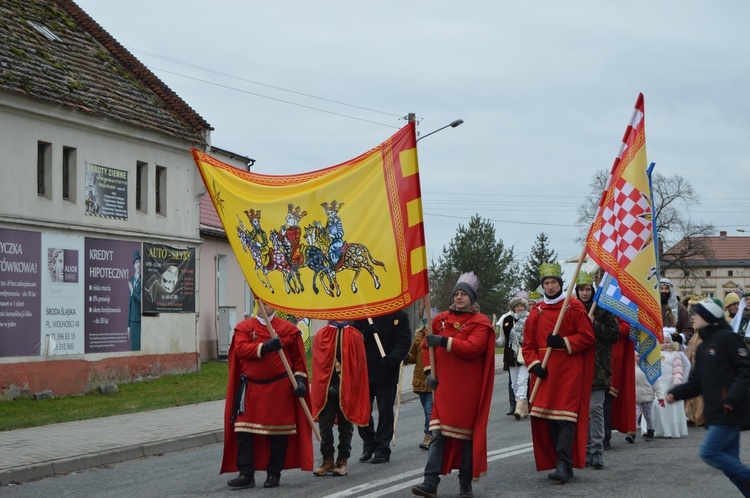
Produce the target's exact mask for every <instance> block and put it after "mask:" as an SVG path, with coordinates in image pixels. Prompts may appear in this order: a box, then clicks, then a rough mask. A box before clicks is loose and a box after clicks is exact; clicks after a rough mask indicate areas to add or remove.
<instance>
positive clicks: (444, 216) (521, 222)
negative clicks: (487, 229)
mask: <svg viewBox="0 0 750 498" xmlns="http://www.w3.org/2000/svg"><path fill="white" fill-rule="evenodd" d="M424 215H425V216H437V217H439V218H454V219H459V220H471V218H467V217H465V216H450V215H447V214H436V213H424ZM487 221H492V222H494V223H514V224H518V225H541V226H547V227H576V228H582V227H583V226H584V225H565V224H562V223H536V222H533V221H509V220H493V219H491V218H488V219H487Z"/></svg>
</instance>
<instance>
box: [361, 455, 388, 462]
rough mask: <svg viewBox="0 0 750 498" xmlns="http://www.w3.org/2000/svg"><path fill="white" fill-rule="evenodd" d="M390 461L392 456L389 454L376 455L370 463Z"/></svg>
mask: <svg viewBox="0 0 750 498" xmlns="http://www.w3.org/2000/svg"><path fill="white" fill-rule="evenodd" d="M360 460H361V459H360ZM390 461H391V457H390V456H388V455H375V456H374V457H373V459H372V460H370V463H388V462H390Z"/></svg>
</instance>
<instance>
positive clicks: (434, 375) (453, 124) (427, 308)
mask: <svg viewBox="0 0 750 498" xmlns="http://www.w3.org/2000/svg"><path fill="white" fill-rule="evenodd" d="M414 118H415V115H414V114H413V113H410V114H409V115H408V116H407V119H408V120H409V121H414ZM463 123H464V120H463V119H456V120H454V121H451V122H450V123H448V124H447V125H445V126H443V127H442V128H438V129H437V130H435V131H431V132H430V133H428V134H427V135H422V136H421V137H419V138H418V139H417V142H419V141H420V140H422V139H423V138H427V137H429V136H430V135H433V134H435V133H437V132H439V131H441V130H444V129H446V128H449V127H450V128H455V127H456V126H461V125H462V124H463ZM430 309H431V304H430V293H429V291H428V292H427V299H426V302H425V312H426V313H427V333H428V334H432V317H431V316H430ZM421 320H422V317H419V320H418V321H417V323H419V322H421ZM429 354H430V365H432V368H431V369H430V377H431V378H432V379H433V380H434V379H436V378H437V372H436V370H437V367H436V365H435V348H434V347H433V346H430V348H429Z"/></svg>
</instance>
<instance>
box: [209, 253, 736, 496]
mask: <svg viewBox="0 0 750 498" xmlns="http://www.w3.org/2000/svg"><path fill="white" fill-rule="evenodd" d="M539 273H540V281H541V285H540V287H541V290H542V292H541V294H537V293H534V292H532V293H529V292H524V291H520V292H518V293H517V294H516V295H515V296H514V297H513V298H512V299H511V300H510V302H509V303H508V310H507V312H506V313H504V314H503V315H502V316H501V317H500V319H499V320H497V322H496V323H492V322H491V321H490V320H489V319H488V317H487V315H485V314H483V313H482V312H481V311H480V307H479V303H478V301H477V300H478V289H479V279H478V277H477V276H476V275H475V274H474V273H473V272H468V273H464V274H462V275H461V276H460V277H459V279H458V281H457V282H456V284H455V286H454V288H453V294H452V303H451V304H450V306H448V308H447V309H446V310H445V311H442V312H436V313H434V314H433V313H432V310H425V306H424V303H422V305H421V306H420V309H419V315H420V323H419V324H418V325H419V326H418V327H417V328H416V330H414V332H413V334H412V328H411V327H410V323H409V316H408V314H407V313H406V312H405V311H404V310H399V311H396V312H393V313H389V314H386V315H381V316H374V317H370V318H366V319H360V320H357V321H354V322H351V323H350V322H347V321H334V320H331V321H329V322H328V323H327V325H326V326H324V327H323V328H321V329H320V330H319V331H318V332H317V333H316V334H315V336H314V340H313V341H312V368H311V370H308V365H307V356H306V352H305V349H304V343H303V340H302V333H301V332H300V330H299V329H298V328H297V327H296V326H295V325H294V324H292V323H290V322H288V321H286V320H283V319H281V318H279V317H277V316H276V314H275V311H274V309H273V308H272V307H270V306H268V305H267V304H265V303H262V302H259V303H258V307H257V310H258V311H257V313H256V315H255V316H251V317H248V318H247V319H246V320H244V321H242V322H241V323H240V324H238V325H237V327H236V328H235V333H234V335H233V338H232V343H231V346H230V351H229V372H230V373H229V375H230V376H229V383H228V386H227V399H226V408H225V439H224V454H223V460H222V466H221V472H237V473H238V475H237V477H234V478H232V479H231V480H230V481H228V485H229V486H230V487H232V488H249V487H254V486H255V471H256V470H264V471H265V472H266V479H265V481H264V483H263V487H267V488H272V487H276V486H279V484H280V480H281V471H282V470H283V469H302V470H304V471H311V472H312V474H313V475H314V476H320V477H322V476H335V477H343V476H346V475H347V474H348V473H349V470H348V465H349V460H350V458H351V454H352V444H353V441H352V440H353V435H354V428H355V427H356V428H357V432H358V434H359V437H360V439H361V441H362V454H361V456H360V457H359V462H360V463H370V464H386V463H388V462H389V461H390V456H391V451H392V450H391V446H392V445H393V441H394V439H395V436H394V433H395V427H396V421H397V419H398V409H399V407H398V403H397V395H398V389H399V384H400V380H401V374H402V372H403V370H402V369H403V365H404V364H414V365H415V367H414V371H413V378H412V388H413V391H414V392H415V393H416V394H417V395H418V397H419V400H420V404H421V406H422V409H423V412H424V423H423V425H422V426H421V427H420V428H419V434H420V436H419V438H418V441H416V440H415V446H418V448H419V449H421V450H423V451H426V455H425V467H424V478H423V482H422V483H420V484H417V485H415V486H413V487H412V488H411V492H412V493H413V494H414V495H417V496H424V497H436V496H437V492H438V486H439V484H440V481H441V476H443V475H445V474H448V473H450V472H452V471H453V470H457V471H458V481H459V490H458V491H459V496H460V497H464V498H469V497H473V496H474V493H473V489H472V482H473V481H475V480H477V479H479V477H480V476H482V475H484V474H485V473H486V472H487V429H488V423H489V416H490V404H491V401H492V394H493V389H494V381H495V352H496V348H502V361H503V367H502V368H503V370H504V371H507V372H508V386H507V388H508V402H509V410H508V412H507V415H512V416H514V418H515V419H516V420H518V421H524V420H527V419H530V422H531V423H530V429H531V436H532V443H533V454H534V460H535V464H536V470H537V471H550V472H549V473H548V474H547V478H548V479H550V480H551V481H553V482H555V483H562V484H564V483H568V482H570V481H571V479H573V478H574V476H575V473H574V469H582V468H585V467H591V468H593V469H596V470H599V469H603V468H605V463H604V452H605V450H607V449H609V447H610V445H611V438H612V434H613V431H616V432H617V433H620V434H623V435H624V436H625V441H627V442H628V443H635V441H636V437H637V435H638V434H640V436H641V437H642V438H643V439H644V440H645V441H647V442H652V441H654V439H655V438H680V437H685V436H687V435H688V424H691V425H695V426H701V425H706V426H707V428H708V432H707V435H706V437H705V438H704V441H703V443H702V445H701V448H700V457H701V459H702V460H704V461H705V462H706V463H708V464H709V465H711V466H713V467H715V468H718V469H720V470H722V471H723V472H724V474H725V475H726V476H727V477H728V478H729V479H730V480H731V482H732V483H733V484H735V486H736V487H737V488H738V489H739V490H740V492H742V494H743V495H744V496H750V467H748V466H746V465H745V464H744V463H742V462H741V461H740V458H739V432H740V430H742V429H744V428H746V427H748V426H750V423H748V420H750V395H749V394H748V391H749V390H750V355H749V354H748V343H749V342H750V336H748V337H747V338H746V335H745V333H746V331H747V325H748V322H750V306H748V303H747V300H748V297H750V293H746V294H743V295H739V294H738V293H734V292H732V293H729V294H728V295H727V296H726V297H725V299H724V301H720V300H718V299H708V298H704V297H702V296H690V297H689V298H686V299H685V300H684V302H681V301H680V300H679V299H678V297H677V295H676V293H675V289H674V286H673V285H672V283H671V282H670V281H669V280H668V279H666V278H663V279H661V280H660V282H659V293H660V297H661V307H662V319H663V324H664V329H663V330H664V333H663V341H662V343H661V345H660V347H661V362H660V366H661V376H660V377H659V378H658V379H656V381H655V382H654V381H653V379H652V380H649V378H648V377H647V376H646V375H645V373H644V370H643V368H642V362H641V359H642V358H641V356H640V354H639V353H640V352H639V344H638V342H637V341H634V340H632V339H631V337H635V336H636V334H633V333H632V331H631V326H630V324H628V323H627V322H626V321H624V320H622V319H621V318H619V317H617V316H616V315H614V314H613V313H611V312H610V311H607V310H605V309H603V308H601V307H598V306H597V303H596V301H595V299H594V295H595V291H596V276H595V275H594V274H591V273H587V272H585V271H580V272H578V273H577V278H576V280H575V283H574V284H573V285H571V286H570V288H568V289H567V292H565V285H564V282H563V278H562V271H561V268H560V265H559V264H557V263H543V264H542V265H541V266H540V268H539ZM573 290H575V296H573V295H572V293H573V292H572V291H573ZM425 311H427V313H426V314H425ZM308 374H311V376H312V378H311V380H310V381H308ZM503 390H505V387H503ZM308 407H309V408H308ZM376 412H377V413H376ZM334 426H337V428H338V429H337V433H338V445H336V444H335V442H334ZM318 429H319V438H318V439H319V441H320V445H319V452H320V463H319V465H318V467H317V468H313V467H314V464H313V462H314V456H313V454H314V450H313V444H312V433H313V432H317V430H318ZM415 439H417V438H415ZM417 443H418V444H417Z"/></svg>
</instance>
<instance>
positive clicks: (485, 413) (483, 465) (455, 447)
mask: <svg viewBox="0 0 750 498" xmlns="http://www.w3.org/2000/svg"><path fill="white" fill-rule="evenodd" d="M444 322H445V323H447V325H446V326H447V327H451V326H454V325H453V324H454V322H460V323H461V324H462V325H461V326H460V328H461V330H467V331H469V330H471V329H472V328H474V329H476V328H479V329H485V337H484V339H485V341H486V344H485V348H484V353H483V354H482V356H481V357H480V358H481V361H482V372H481V378H482V380H481V385H479V386H478V393H479V407H478V411H477V414H476V417H475V418H474V420H473V421H471V420H470V421H469V424H472V428H473V430H474V433H473V434H474V435H473V438H472V458H473V461H472V473H471V474H472V477H473V478H474V479H479V477H481V476H483V475H485V474H487V423H488V422H489V418H490V405H491V403H492V389H493V387H494V385H495V331H494V329H493V328H492V325H491V324H490V322H489V319H487V317H486V316H485V315H483V314H481V313H475V314H473V315H470V314H460V315H453V314H451V313H450V311H445V312H442V313H439V314H438V315H436V316H435V318H434V319H433V332H434V333H436V334H439V333H440V328H441V327H442V324H443V323H444ZM461 342H464V341H461ZM424 344H425V345H424V348H425V349H426V350H427V349H428V348H427V345H426V342H425V343H424ZM435 349H436V351H435V353H436V355H435V356H436V359H435V362H436V363H437V365H436V367H435V368H436V373H437V377H438V380H439V381H440V380H441V379H443V380H444V382H443V384H444V385H446V386H447V385H448V383H449V382H450V381H451V380H458V381H459V382H460V379H461V372H452V371H448V370H447V369H446V368H445V366H444V367H443V368H441V366H440V356H443V355H449V354H452V353H449V352H447V351H446V350H444V348H435ZM459 349H461V345H459V341H458V340H454V341H453V343H452V344H451V350H452V351H453V350H455V352H456V354H458V350H459ZM422 356H423V361H424V364H425V368H427V367H429V366H430V358H429V357H430V355H429V354H428V351H425V352H424V354H423V355H422ZM475 361H476V362H479V361H480V359H479V358H477V359H476V360H475ZM440 387H441V386H440V385H438V388H437V391H435V393H434V394H433V395H434V396H435V400H434V402H433V412H432V419H435V418H436V417H441V415H440V414H439V413H438V412H439V411H440V409H439V408H438V409H436V408H435V407H436V406H437V407H440V406H442V407H444V410H445V411H446V412H447V413H446V414H445V415H447V414H448V413H450V414H451V416H455V415H456V414H457V413H460V407H457V406H455V405H453V404H452V403H451V402H450V395H451V392H452V391H451V390H444V391H441V390H440ZM446 399H448V402H447V403H446V402H445V400H446ZM455 408H459V410H458V411H456V410H455ZM463 443H464V440H463V439H458V438H455V437H445V449H444V452H443V466H442V469H441V471H440V473H441V474H443V475H445V474H449V473H450V472H451V471H452V470H453V469H458V468H459V467H460V465H461V457H462V452H463Z"/></svg>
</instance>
